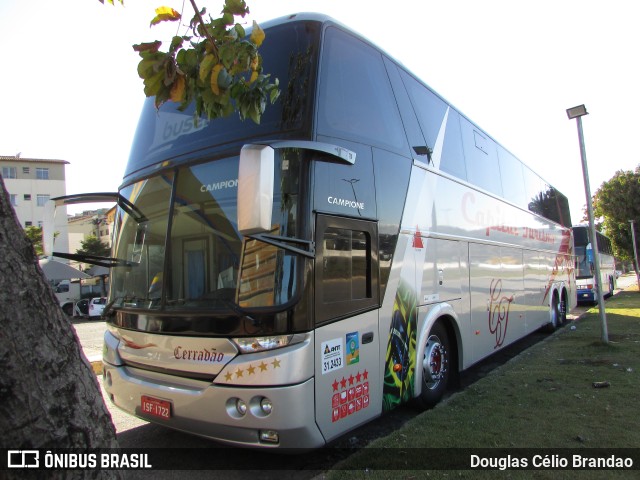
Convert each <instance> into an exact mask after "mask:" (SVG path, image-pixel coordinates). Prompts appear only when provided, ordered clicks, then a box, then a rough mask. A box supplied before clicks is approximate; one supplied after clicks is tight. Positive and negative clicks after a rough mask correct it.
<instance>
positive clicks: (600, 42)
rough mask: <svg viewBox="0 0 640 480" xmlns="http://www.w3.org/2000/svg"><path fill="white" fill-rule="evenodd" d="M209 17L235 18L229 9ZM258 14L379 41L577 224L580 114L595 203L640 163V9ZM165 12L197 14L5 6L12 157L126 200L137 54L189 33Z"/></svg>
mask: <svg viewBox="0 0 640 480" xmlns="http://www.w3.org/2000/svg"><path fill="white" fill-rule="evenodd" d="M197 4H198V6H199V7H207V8H208V10H209V11H211V12H214V13H215V12H218V11H219V9H221V8H222V0H206V1H205V0H197ZM247 4H248V5H249V8H250V9H251V15H250V17H245V19H240V20H239V21H241V22H246V23H247V26H249V25H251V21H252V20H256V21H257V22H258V23H261V22H265V21H267V20H270V19H272V18H277V17H279V16H282V15H288V14H291V13H296V12H319V13H324V14H328V15H330V16H332V17H333V18H335V19H336V20H338V21H340V22H341V23H343V24H345V25H346V26H348V27H350V28H352V29H353V30H355V31H356V32H358V33H360V34H361V35H363V36H364V37H366V38H368V39H369V40H370V41H372V42H373V43H374V44H376V45H377V46H379V47H380V48H382V49H383V50H384V51H386V52H387V53H388V54H389V55H391V56H392V57H394V58H395V59H397V60H399V61H400V62H401V63H402V64H404V66H405V67H407V68H408V69H409V70H411V71H412V72H413V73H414V74H416V75H417V76H418V77H419V78H421V79H422V80H423V81H425V82H426V83H427V84H428V85H429V86H430V87H431V88H433V89H434V90H435V91H436V92H438V93H439V94H440V95H441V96H442V97H444V98H445V99H446V100H447V101H449V102H450V103H452V104H453V106H455V107H456V108H457V109H458V110H460V111H461V112H462V113H463V114H465V115H466V116H467V117H468V118H470V119H471V120H472V121H473V122H474V123H476V124H477V125H479V126H480V127H481V128H482V129H483V130H485V131H486V132H487V133H488V134H489V135H491V136H492V137H493V138H494V139H496V140H497V141H498V142H499V143H501V144H502V145H503V146H504V147H505V148H507V149H508V150H510V151H511V152H512V153H513V154H514V155H516V156H517V157H518V158H520V159H521V160H523V161H524V162H525V163H526V164H528V165H529V166H530V167H531V168H532V169H533V170H535V171H536V172H537V173H538V174H540V175H541V176H542V177H543V178H544V179H545V180H547V181H548V182H549V183H551V184H552V185H554V186H555V187H556V188H558V190H560V191H561V192H563V193H564V194H565V195H566V196H567V197H568V198H569V202H570V206H571V216H572V220H573V223H574V224H577V223H580V221H581V219H582V217H583V209H584V206H585V189H584V183H583V175H582V165H581V160H580V150H579V142H578V134H577V128H576V121H575V120H569V119H568V118H567V115H566V109H567V108H570V107H573V106H576V105H581V104H585V105H586V107H587V110H588V112H589V115H587V116H586V117H583V122H582V123H583V130H584V138H585V147H586V158H587V163H588V172H589V177H590V187H591V193H592V194H593V193H595V191H596V190H597V189H598V187H599V186H600V185H601V184H602V182H604V181H606V180H609V179H610V178H611V177H612V176H613V175H614V174H615V172H616V171H618V170H633V169H634V168H635V167H636V166H637V165H638V164H640V156H639V155H638V154H637V153H636V149H635V147H636V143H637V138H638V134H637V131H638V127H639V125H638V123H639V122H640V120H639V119H640V115H638V114H636V113H634V112H638V111H640V95H639V93H638V88H639V87H640V64H639V55H638V53H639V47H640V28H639V27H638V20H639V18H640V2H638V1H637V0H609V1H608V2H602V1H593V0H535V1H530V0H519V1H516V0H414V1H411V0H405V1H404V2H387V1H378V0H247ZM162 5H168V6H171V7H173V8H175V9H176V10H179V11H180V10H182V5H183V2H182V1H180V0H155V1H151V2H150V1H148V0H126V1H125V7H122V6H120V5H119V4H118V5H116V6H111V5H108V4H106V5H102V4H101V3H100V2H99V1H98V0H66V1H64V2H53V1H51V0H30V1H29V2H25V1H20V0H3V2H2V3H1V4H0V61H1V62H2V63H1V65H2V67H1V71H0V92H1V94H2V100H1V101H0V105H1V107H0V111H1V114H0V155H15V154H17V153H21V155H22V157H27V158H47V159H59V160H67V161H68V162H70V164H69V165H67V169H66V176H67V194H75V193H84V192H98V191H115V190H117V188H118V186H119V185H120V183H121V181H122V175H123V172H124V168H125V164H126V161H127V159H128V156H129V149H130V145H131V141H132V139H133V135H134V132H135V128H136V123H137V121H138V117H139V112H140V109H141V107H142V103H143V101H144V93H143V85H142V80H141V79H140V78H139V77H138V75H137V72H136V67H137V64H138V60H139V57H138V56H137V54H136V53H135V52H134V51H133V49H132V48H131V45H133V44H135V43H141V42H147V41H153V40H162V41H164V42H165V44H168V43H169V41H170V39H171V36H173V35H174V34H176V33H179V34H183V33H184V29H180V30H179V26H178V25H176V24H171V25H165V26H160V27H153V28H150V27H149V22H150V20H151V18H153V16H154V8H156V7H159V6H162ZM185 8H190V6H189V2H186V7H185ZM190 17H191V11H190V10H189V11H188V13H186V14H185V18H190ZM267 41H268V38H267Z"/></svg>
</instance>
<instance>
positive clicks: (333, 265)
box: [315, 215, 379, 323]
mask: <svg viewBox="0 0 640 480" xmlns="http://www.w3.org/2000/svg"><path fill="white" fill-rule="evenodd" d="M376 227H377V226H376V224H375V222H369V221H364V220H351V219H347V218H342V217H330V216H326V215H318V224H317V240H316V249H317V250H316V300H315V302H316V305H315V311H316V322H317V323H324V322H327V321H331V320H337V319H339V318H342V317H344V316H346V315H351V314H353V313H356V312H360V311H365V310H368V309H370V308H376V307H377V306H378V302H379V300H378V299H379V292H378V262H377V254H376V252H377V228H376Z"/></svg>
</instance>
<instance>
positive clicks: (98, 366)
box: [87, 355, 102, 375]
mask: <svg viewBox="0 0 640 480" xmlns="http://www.w3.org/2000/svg"><path fill="white" fill-rule="evenodd" d="M87 360H89V363H90V364H91V369H92V370H93V373H95V374H96V375H102V355H91V356H90V357H88V358H87Z"/></svg>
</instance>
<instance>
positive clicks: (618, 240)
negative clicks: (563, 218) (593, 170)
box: [593, 165, 640, 260]
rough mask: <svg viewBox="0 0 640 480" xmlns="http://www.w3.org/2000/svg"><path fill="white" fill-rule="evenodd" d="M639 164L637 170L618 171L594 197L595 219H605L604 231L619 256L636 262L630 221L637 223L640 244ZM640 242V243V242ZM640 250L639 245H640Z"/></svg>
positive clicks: (601, 186)
mask: <svg viewBox="0 0 640 480" xmlns="http://www.w3.org/2000/svg"><path fill="white" fill-rule="evenodd" d="M638 199H640V165H638V166H637V167H636V169H635V171H631V170H627V171H623V170H619V171H617V172H616V173H615V175H614V176H613V177H612V178H611V179H610V180H608V181H606V182H604V183H603V184H602V185H600V188H599V189H598V190H597V191H596V193H595V195H594V196H593V211H594V216H595V217H603V218H604V223H603V224H604V231H605V233H606V234H607V236H608V237H609V238H611V241H612V242H613V245H614V249H615V254H616V257H618V258H620V259H621V260H628V259H633V243H632V239H631V226H630V225H629V220H635V221H636V242H639V241H640V201H639V200H638ZM639 243H640V242H639ZM638 247H639V249H640V245H638Z"/></svg>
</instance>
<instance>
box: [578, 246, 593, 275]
mask: <svg viewBox="0 0 640 480" xmlns="http://www.w3.org/2000/svg"><path fill="white" fill-rule="evenodd" d="M592 277H593V253H592V250H591V244H589V245H587V246H586V247H585V246H576V278H592Z"/></svg>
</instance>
